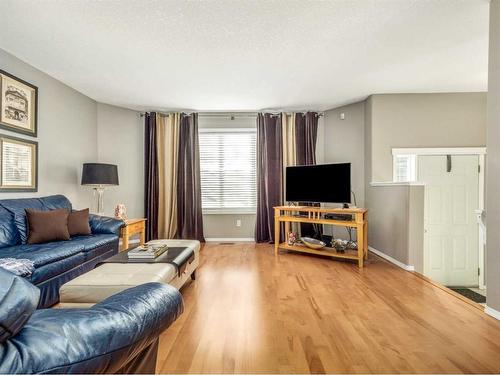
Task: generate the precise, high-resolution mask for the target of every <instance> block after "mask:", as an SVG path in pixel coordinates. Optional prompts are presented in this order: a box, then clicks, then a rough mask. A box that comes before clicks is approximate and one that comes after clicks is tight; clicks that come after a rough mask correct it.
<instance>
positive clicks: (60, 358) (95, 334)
mask: <svg viewBox="0 0 500 375" xmlns="http://www.w3.org/2000/svg"><path fill="white" fill-rule="evenodd" d="M38 294H39V290H38V289H37V288H36V287H35V286H33V285H32V284H30V283H29V282H27V281H26V280H24V279H22V278H20V277H19V276H15V275H13V274H12V273H10V272H8V271H5V270H2V269H0V373H23V374H28V373H154V372H155V367H156V354H157V349H158V336H159V335H160V334H161V333H162V332H163V331H164V330H165V329H166V328H167V327H168V326H170V324H172V322H174V321H175V320H176V319H177V317H178V316H179V315H180V314H181V313H182V310H183V303H182V297H181V295H180V293H179V292H178V291H177V290H176V289H175V288H173V287H171V286H169V285H165V284H160V283H149V284H143V285H140V286H137V287H135V288H131V289H127V290H125V291H123V292H121V293H119V294H116V295H114V296H112V297H110V298H108V299H106V300H104V301H102V302H101V303H98V304H96V305H94V306H93V307H92V308H90V309H43V310H36V307H37V303H38Z"/></svg>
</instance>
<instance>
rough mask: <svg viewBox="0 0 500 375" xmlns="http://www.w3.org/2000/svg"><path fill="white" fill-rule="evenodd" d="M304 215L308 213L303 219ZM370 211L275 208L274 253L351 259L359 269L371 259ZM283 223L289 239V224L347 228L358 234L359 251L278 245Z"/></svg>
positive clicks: (358, 209)
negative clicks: (338, 216) (339, 217)
mask: <svg viewBox="0 0 500 375" xmlns="http://www.w3.org/2000/svg"><path fill="white" fill-rule="evenodd" d="M304 213H306V214H305V215H304ZM327 214H343V215H351V217H352V220H346V221H344V220H333V219H328V218H327V217H325V215H327ZM367 216H368V210H366V209H364V208H320V207H309V206H278V207H274V235H275V237H274V238H275V239H276V241H275V245H274V249H275V253H276V255H278V254H279V249H283V250H289V251H296V252H301V253H307V254H315V255H322V256H328V257H331V258H339V259H352V260H356V261H357V262H358V266H359V267H360V268H362V267H363V261H364V260H365V259H366V258H368V220H367ZM282 223H284V226H285V235H288V233H289V230H290V223H312V224H322V225H334V226H340V227H348V228H353V229H356V231H357V245H358V249H357V250H345V252H344V253H340V252H337V250H336V249H334V248H331V247H324V248H322V249H320V250H316V249H311V248H309V247H307V246H305V245H289V244H288V243H287V242H282V243H279V239H280V236H281V227H282Z"/></svg>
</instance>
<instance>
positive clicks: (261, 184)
mask: <svg viewBox="0 0 500 375" xmlns="http://www.w3.org/2000/svg"><path fill="white" fill-rule="evenodd" d="M282 173H283V146H282V129H281V115H271V114H269V113H266V114H262V113H259V114H258V115H257V221H256V227H255V241H256V242H274V209H273V207H274V206H279V205H281V204H282V203H283V196H282V191H283V175H282Z"/></svg>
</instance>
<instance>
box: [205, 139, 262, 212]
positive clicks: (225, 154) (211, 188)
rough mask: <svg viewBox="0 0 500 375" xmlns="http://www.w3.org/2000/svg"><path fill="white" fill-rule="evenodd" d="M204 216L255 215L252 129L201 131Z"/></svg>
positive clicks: (254, 165)
mask: <svg viewBox="0 0 500 375" xmlns="http://www.w3.org/2000/svg"><path fill="white" fill-rule="evenodd" d="M199 141H200V170H201V198H202V202H203V212H204V213H245V212H249V213H254V212H255V210H256V207H257V176H256V174H257V171H256V151H257V146H256V132H255V129H200V133H199Z"/></svg>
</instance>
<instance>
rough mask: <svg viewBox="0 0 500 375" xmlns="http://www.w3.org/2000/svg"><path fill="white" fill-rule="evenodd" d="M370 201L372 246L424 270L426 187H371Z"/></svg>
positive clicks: (417, 268) (368, 191)
mask: <svg viewBox="0 0 500 375" xmlns="http://www.w3.org/2000/svg"><path fill="white" fill-rule="evenodd" d="M366 202H367V205H368V207H369V210H370V211H369V225H368V239H369V245H370V246H371V247H373V248H375V249H376V250H378V251H380V252H383V253H384V254H386V255H389V256H390V257H392V258H394V259H396V260H398V261H400V262H401V263H403V264H405V265H410V266H414V267H415V269H416V270H417V271H418V272H423V237H424V215H423V208H424V186H422V185H408V184H394V185H382V186H371V187H370V188H369V189H367V196H366Z"/></svg>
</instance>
